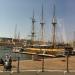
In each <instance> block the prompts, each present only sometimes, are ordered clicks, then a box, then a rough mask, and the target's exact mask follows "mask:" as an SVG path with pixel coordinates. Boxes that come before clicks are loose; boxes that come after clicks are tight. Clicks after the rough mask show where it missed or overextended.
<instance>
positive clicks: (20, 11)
mask: <svg viewBox="0 0 75 75" xmlns="http://www.w3.org/2000/svg"><path fill="white" fill-rule="evenodd" d="M42 3H43V6H44V21H45V39H46V40H50V39H51V36H52V32H51V31H52V30H51V27H52V25H51V21H52V15H53V5H54V4H55V5H56V17H57V22H58V24H57V28H58V29H59V28H60V29H59V30H57V32H58V34H60V38H61V37H62V35H61V34H62V31H63V30H64V31H63V32H64V34H63V36H64V37H63V39H67V40H71V39H73V38H74V37H73V34H74V31H75V25H74V24H75V23H74V22H75V21H74V20H75V8H74V7H75V0H0V37H14V32H15V25H16V24H17V33H18V32H20V37H21V38H28V35H30V34H31V25H32V24H31V17H32V12H33V9H34V11H35V19H36V23H35V26H36V27H35V31H36V36H37V38H40V37H39V35H40V34H39V33H40V20H41V6H42ZM62 27H64V29H63V28H62ZM60 31H61V32H60ZM59 32H60V33H59Z"/></svg>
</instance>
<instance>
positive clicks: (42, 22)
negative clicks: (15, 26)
mask: <svg viewBox="0 0 75 75" xmlns="http://www.w3.org/2000/svg"><path fill="white" fill-rule="evenodd" d="M40 24H41V44H44V24H45V23H44V17H43V5H42V16H41V23H40Z"/></svg>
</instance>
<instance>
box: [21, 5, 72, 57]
mask: <svg viewBox="0 0 75 75" xmlns="http://www.w3.org/2000/svg"><path fill="white" fill-rule="evenodd" d="M43 14H44V13H43V5H42V16H41V22H40V25H41V32H40V33H41V39H40V41H39V40H38V41H35V22H36V21H35V17H34V10H33V17H32V32H31V43H30V44H29V45H26V46H25V50H24V51H22V52H21V53H24V54H31V55H38V56H40V55H44V56H46V57H56V56H64V52H65V49H66V50H68V48H69V50H70V51H72V50H73V49H72V48H71V47H70V45H68V44H67V45H65V44H64V43H57V42H56V26H57V19H56V15H55V5H54V10H53V18H52V27H53V29H52V42H51V43H50V44H47V43H46V42H45V41H44V25H45V23H44V15H43Z"/></svg>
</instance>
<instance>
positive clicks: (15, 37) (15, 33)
mask: <svg viewBox="0 0 75 75" xmlns="http://www.w3.org/2000/svg"><path fill="white" fill-rule="evenodd" d="M14 39H17V24H16V25H15V32H14Z"/></svg>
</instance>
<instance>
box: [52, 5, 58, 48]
mask: <svg viewBox="0 0 75 75" xmlns="http://www.w3.org/2000/svg"><path fill="white" fill-rule="evenodd" d="M56 24H57V21H56V16H55V5H54V10H53V18H52V26H53V41H52V43H53V48H55V45H56V34H55V32H56Z"/></svg>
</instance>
